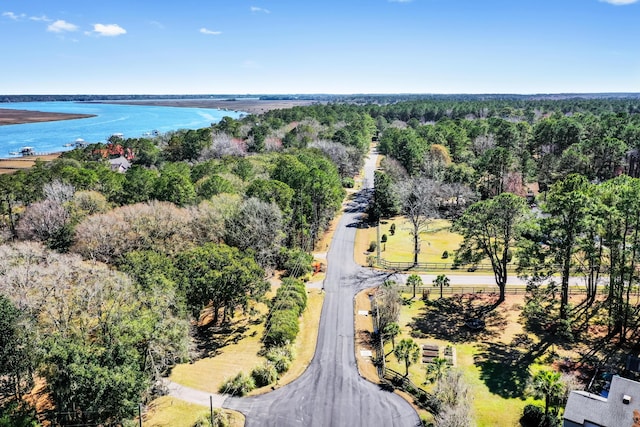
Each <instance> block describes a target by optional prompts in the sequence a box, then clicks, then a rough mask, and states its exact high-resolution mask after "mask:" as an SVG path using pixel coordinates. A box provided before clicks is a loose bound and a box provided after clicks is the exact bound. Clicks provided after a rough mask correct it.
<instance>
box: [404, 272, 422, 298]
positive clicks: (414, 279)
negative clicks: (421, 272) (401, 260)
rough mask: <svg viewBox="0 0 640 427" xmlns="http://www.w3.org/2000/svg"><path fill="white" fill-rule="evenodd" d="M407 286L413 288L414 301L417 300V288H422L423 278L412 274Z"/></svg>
mask: <svg viewBox="0 0 640 427" xmlns="http://www.w3.org/2000/svg"><path fill="white" fill-rule="evenodd" d="M407 286H413V299H415V298H416V286H422V278H421V277H420V276H418V275H417V274H412V275H411V276H409V277H408V278H407Z"/></svg>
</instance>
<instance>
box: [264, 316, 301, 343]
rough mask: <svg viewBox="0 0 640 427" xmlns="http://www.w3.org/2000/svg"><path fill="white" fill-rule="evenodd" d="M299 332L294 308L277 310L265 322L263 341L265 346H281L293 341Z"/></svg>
mask: <svg viewBox="0 0 640 427" xmlns="http://www.w3.org/2000/svg"><path fill="white" fill-rule="evenodd" d="M298 332H300V325H298V313H297V312H296V311H294V310H277V311H274V312H273V313H271V318H270V319H269V321H268V322H267V334H266V335H265V337H264V343H265V345H266V346H267V347H273V346H281V345H285V344H288V343H291V342H293V341H294V340H295V339H296V336H298Z"/></svg>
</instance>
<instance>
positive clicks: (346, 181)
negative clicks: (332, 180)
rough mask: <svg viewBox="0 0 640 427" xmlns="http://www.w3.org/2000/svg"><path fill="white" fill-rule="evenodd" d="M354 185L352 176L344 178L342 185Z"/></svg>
mask: <svg viewBox="0 0 640 427" xmlns="http://www.w3.org/2000/svg"><path fill="white" fill-rule="evenodd" d="M354 185H355V182H354V181H353V178H350V177H345V178H342V187H344V188H353V186H354Z"/></svg>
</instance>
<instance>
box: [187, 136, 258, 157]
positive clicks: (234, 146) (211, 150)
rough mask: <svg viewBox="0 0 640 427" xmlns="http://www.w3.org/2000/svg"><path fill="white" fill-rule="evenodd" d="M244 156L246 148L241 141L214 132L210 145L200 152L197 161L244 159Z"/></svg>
mask: <svg viewBox="0 0 640 427" xmlns="http://www.w3.org/2000/svg"><path fill="white" fill-rule="evenodd" d="M246 154H247V147H246V146H245V145H244V143H242V141H238V140H235V139H233V138H232V137H231V136H229V135H228V134H226V133H224V132H216V133H214V134H213V135H212V137H211V145H210V146H209V147H207V148H205V149H204V150H202V153H201V155H200V158H199V160H200V161H205V160H209V159H220V158H222V157H226V156H234V157H244V156H245V155H246Z"/></svg>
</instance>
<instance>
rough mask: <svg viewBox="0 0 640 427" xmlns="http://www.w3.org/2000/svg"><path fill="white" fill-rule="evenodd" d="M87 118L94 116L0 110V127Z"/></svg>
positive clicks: (93, 115)
mask: <svg viewBox="0 0 640 427" xmlns="http://www.w3.org/2000/svg"><path fill="white" fill-rule="evenodd" d="M89 117H95V114H67V113H48V112H44V111H30V110H13V109H9V108H0V126H4V125H19V124H24V123H39V122H52V121H57V120H73V119H86V118H89Z"/></svg>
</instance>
